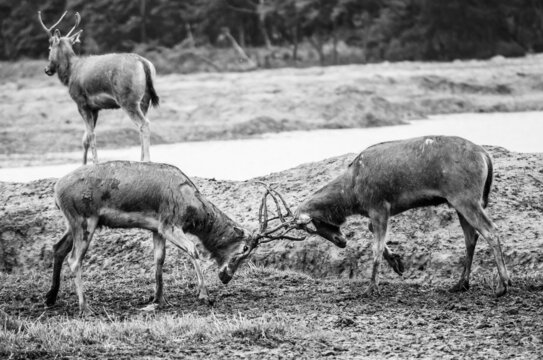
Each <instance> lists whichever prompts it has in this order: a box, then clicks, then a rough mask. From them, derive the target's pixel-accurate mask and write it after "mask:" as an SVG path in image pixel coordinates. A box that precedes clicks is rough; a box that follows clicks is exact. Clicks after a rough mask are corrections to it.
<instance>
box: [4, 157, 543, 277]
mask: <svg viewBox="0 0 543 360" xmlns="http://www.w3.org/2000/svg"><path fill="white" fill-rule="evenodd" d="M489 150H490V152H491V153H492V154H493V156H494V162H495V181H494V186H493V191H492V192H491V196H490V205H489V214H490V216H491V217H492V219H494V221H495V222H496V223H497V225H498V226H499V228H500V233H501V235H502V244H503V248H504V253H505V256H506V261H507V264H508V266H509V268H510V271H512V272H513V273H515V272H517V273H519V272H525V271H533V270H535V269H538V270H543V252H542V251H541V249H542V248H543V237H541V235H540V234H541V233H543V206H542V205H541V204H543V193H542V192H541V191H540V189H541V184H542V181H543V173H542V172H541V171H542V170H540V169H541V168H542V166H541V165H542V161H543V155H541V154H518V153H511V152H509V151H507V150H505V149H503V148H496V147H489ZM353 157H354V154H348V155H344V156H341V157H337V158H332V159H327V160H323V161H320V162H317V163H311V164H304V165H301V166H299V167H296V168H294V169H290V170H286V171H283V172H280V173H274V174H270V175H268V176H266V177H262V178H259V180H264V181H266V182H269V183H274V184H277V185H276V186H277V189H278V190H279V191H281V192H282V193H283V194H284V195H285V197H286V199H287V201H288V202H289V203H290V204H292V205H293V206H295V205H296V204H298V203H299V202H301V201H302V200H303V199H305V198H306V197H307V196H308V195H309V194H310V193H312V192H313V191H315V190H317V189H318V188H319V187H320V186H322V185H323V184H325V183H326V182H328V181H329V180H331V179H332V178H333V177H335V176H337V175H338V174H339V173H340V172H342V171H343V169H345V167H346V166H347V164H348V163H349V162H350V161H351V160H352V158H353ZM194 180H195V182H196V184H197V185H198V186H199V187H200V189H201V191H202V192H203V193H204V194H205V195H206V196H207V197H208V198H209V199H211V200H212V201H213V202H214V203H216V204H217V206H219V207H220V208H221V209H223V210H224V211H225V212H227V213H228V214H230V215H231V216H232V217H233V218H234V219H237V220H238V221H239V222H241V223H242V224H244V225H246V226H248V227H252V228H254V227H256V217H257V213H258V206H259V200H260V196H261V193H262V189H261V187H259V185H258V184H255V183H252V182H250V181H247V182H233V181H215V180H206V179H198V178H197V179H194ZM54 182H55V181H54V179H46V180H40V181H36V182H32V183H29V184H15V183H1V185H0V193H1V194H2V198H3V199H5V204H4V205H3V206H2V207H1V208H0V211H1V212H0V270H1V271H5V272H24V271H26V270H28V269H34V270H36V269H40V270H45V269H48V268H49V267H51V263H52V259H51V255H52V254H51V251H52V250H51V249H52V245H53V244H54V243H55V241H57V240H58V239H59V238H60V236H61V235H62V232H63V231H64V223H63V219H62V218H61V214H60V211H58V210H57V209H56V207H55V206H54V204H53V198H52V195H53V190H52V189H53V185H54ZM367 223H368V220H367V219H364V218H361V217H352V218H351V219H350V220H349V221H348V223H347V224H346V225H345V226H344V227H343V231H344V233H345V234H346V235H347V237H348V239H349V242H348V246H347V248H345V249H339V248H336V247H335V246H334V245H332V244H331V243H329V242H327V241H326V240H323V239H321V238H317V237H312V238H310V239H308V240H306V241H304V242H301V243H292V242H288V241H279V242H276V243H271V244H267V245H264V246H262V247H261V248H259V249H258V250H257V251H256V252H255V254H254V256H253V259H252V260H253V261H254V262H255V263H257V264H262V265H267V266H272V267H276V268H280V269H295V270H302V271H304V272H307V273H310V274H313V275H315V276H341V277H353V276H367V275H368V273H369V270H370V266H369V264H370V262H371V240H370V239H371V234H370V232H369V231H368V230H367ZM151 244H152V242H151V240H150V234H149V233H147V232H145V231H138V230H109V229H108V230H102V231H100V232H98V233H97V236H96V237H95V238H94V239H93V243H92V245H91V248H90V250H89V252H88V254H87V258H86V259H87V260H86V263H85V264H86V265H85V266H87V267H91V268H103V269H106V268H107V269H109V270H114V269H118V270H120V269H121V268H126V267H131V268H133V269H140V270H141V271H148V270H150V269H152V267H153V256H152V252H151V246H152V245H151ZM389 245H390V246H391V248H392V249H393V250H394V251H395V252H397V253H399V254H402V256H403V259H404V261H405V264H406V267H407V271H406V275H405V276H406V277H408V278H413V279H432V278H446V277H449V276H451V275H452V276H454V277H457V276H459V273H460V271H461V270H460V269H461V267H462V262H463V257H464V240H463V235H462V231H461V229H460V226H459V224H458V220H457V217H456V213H455V211H454V210H451V209H449V208H447V207H446V206H440V207H437V208H423V209H417V210H412V211H408V212H406V213H404V214H402V215H400V216H397V217H394V218H393V219H392V221H391V233H390V242H389ZM169 254H170V255H169V260H167V261H179V260H177V259H174V258H176V257H177V255H176V254H175V252H170V253H169ZM494 267H495V265H494V260H493V257H492V255H491V253H490V250H489V248H488V246H487V245H486V243H485V242H484V241H480V242H479V244H478V245H477V251H476V255H475V260H474V268H475V271H477V270H478V269H479V268H487V269H494ZM385 268H386V270H384V271H383V272H384V275H385V277H394V276H395V275H394V274H393V273H392V271H391V270H389V269H388V267H387V266H385Z"/></svg>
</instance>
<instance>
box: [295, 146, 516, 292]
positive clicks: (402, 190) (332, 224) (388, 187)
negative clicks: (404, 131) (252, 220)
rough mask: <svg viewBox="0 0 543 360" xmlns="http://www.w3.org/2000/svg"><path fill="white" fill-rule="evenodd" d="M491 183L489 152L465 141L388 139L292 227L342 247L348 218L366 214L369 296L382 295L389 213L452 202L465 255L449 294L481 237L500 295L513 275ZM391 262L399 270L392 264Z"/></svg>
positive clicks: (314, 199)
mask: <svg viewBox="0 0 543 360" xmlns="http://www.w3.org/2000/svg"><path fill="white" fill-rule="evenodd" d="M491 185H492V160H491V157H490V155H489V154H488V153H487V152H486V151H485V150H484V149H483V148H482V147H480V146H478V145H475V144H473V143H471V142H469V141H467V140H465V139H462V138H460V137H448V136H426V137H419V138H413V139H408V140H401V141H391V142H385V143H381V144H377V145H374V146H371V147H369V148H367V149H366V150H364V151H362V152H361V153H360V154H359V155H358V156H357V157H356V158H355V159H354V160H353V162H352V163H351V164H350V165H349V167H348V168H347V170H346V171H345V172H344V173H343V174H342V175H340V176H338V177H337V178H336V179H334V180H332V181H331V182H330V183H328V184H327V185H325V186H324V187H322V188H321V189H320V190H318V191H317V192H315V193H314V194H313V195H312V196H311V197H310V198H309V199H307V200H306V201H305V202H303V203H302V204H301V205H300V206H299V207H298V209H297V210H296V213H295V218H296V220H294V223H295V225H292V224H291V225H292V226H291V227H297V228H301V229H304V230H306V231H307V232H309V233H316V234H318V235H320V236H322V237H324V238H325V239H328V240H330V241H331V242H333V243H334V244H336V245H338V246H340V247H345V245H346V239H345V238H344V236H343V234H342V233H341V230H340V226H341V224H343V223H344V222H345V220H346V218H347V217H348V216H350V215H354V214H359V215H362V216H366V217H369V218H370V221H371V222H370V231H372V232H373V234H374V237H375V239H374V246H373V269H372V277H371V283H370V286H369V287H368V289H367V290H366V293H367V294H371V293H373V292H376V293H377V294H379V286H378V284H379V279H378V275H379V267H380V263H381V254H383V252H384V255H385V258H387V256H393V254H391V253H390V252H389V251H388V250H387V248H386V241H387V226H388V220H389V218H390V217H391V216H394V215H397V214H399V213H402V212H404V211H406V210H409V209H413V208H416V207H421V206H431V205H438V204H443V203H448V204H449V205H450V206H451V207H453V208H454V209H456V211H457V213H458V218H459V220H460V225H461V226H462V230H463V232H464V237H465V243H466V255H467V256H466V260H465V264H464V271H463V273H462V276H461V278H460V280H459V282H458V283H457V284H456V285H455V286H454V287H453V288H452V289H451V290H450V291H451V292H457V291H466V290H468V289H469V276H470V272H471V263H472V260H473V253H474V251H475V245H476V243H477V238H478V234H480V235H481V236H482V237H483V238H484V239H485V240H486V241H487V242H488V244H489V246H490V248H491V249H492V251H493V253H494V258H495V260H496V264H497V267H498V273H499V275H500V282H499V283H498V285H497V288H496V290H495V294H496V296H502V295H504V294H505V293H506V292H507V286H508V285H510V279H509V275H508V273H507V269H506V266H505V262H504V260H503V254H502V250H501V245H500V241H499V238H498V233H497V229H496V226H495V225H494V223H493V222H492V221H491V220H490V219H489V217H488V216H487V214H486V213H485V210H484V209H485V208H486V206H487V204H488V195H489V193H490V187H491ZM285 226H287V224H285ZM387 252H388V254H387ZM387 260H388V259H387ZM389 262H390V261H389ZM391 265H393V267H394V261H392V263H391ZM397 272H398V271H397Z"/></svg>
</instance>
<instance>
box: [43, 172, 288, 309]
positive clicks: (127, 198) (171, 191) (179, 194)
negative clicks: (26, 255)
mask: <svg viewBox="0 0 543 360" xmlns="http://www.w3.org/2000/svg"><path fill="white" fill-rule="evenodd" d="M54 198H55V203H56V205H57V207H58V208H59V209H60V210H61V212H62V214H63V216H64V219H65V221H66V231H65V232H64V234H63V235H62V237H61V238H60V240H59V241H58V242H57V243H56V244H55V245H54V246H53V276H52V282H51V288H50V290H49V291H48V292H47V294H46V295H45V303H46V305H47V306H48V307H51V306H54V304H55V302H56V299H57V296H58V291H59V287H60V274H61V271H62V266H63V262H64V260H65V259H66V257H67V256H68V254H69V257H68V265H69V267H70V269H71V271H72V272H73V274H74V275H75V276H74V283H75V287H76V292H77V295H78V300H79V313H80V315H81V316H85V315H89V314H92V310H91V309H90V307H89V306H88V304H87V300H86V297H85V293H84V288H83V283H82V280H81V275H82V263H83V258H84V256H85V253H86V252H87V249H88V247H89V244H90V242H91V240H92V238H93V235H94V233H95V230H96V229H97V228H100V227H107V228H139V229H144V230H149V231H151V232H152V237H153V254H154V262H155V291H154V296H153V297H152V298H151V299H150V301H149V305H148V306H146V307H145V308H144V310H155V309H157V308H159V307H161V306H163V305H164V304H165V299H164V293H163V280H162V267H163V265H164V261H165V256H166V248H165V244H166V242H168V243H171V244H173V245H174V246H176V247H177V248H179V249H181V250H183V251H184V252H186V253H187V254H188V256H189V258H190V260H191V262H192V264H193V266H194V269H195V271H196V276H197V280H198V286H197V292H198V299H199V300H200V301H202V302H204V303H207V304H212V301H211V299H210V296H209V292H208V289H207V287H206V285H205V281H204V277H203V275H202V271H201V268H200V265H199V259H200V257H199V252H198V250H197V248H196V246H195V244H194V243H193V242H192V241H191V240H190V239H189V237H188V236H187V234H192V235H194V236H196V237H197V238H198V239H199V240H200V242H201V243H202V245H203V247H204V248H205V249H206V250H207V252H209V254H210V257H211V258H212V259H214V260H215V261H216V263H217V265H218V267H219V279H220V280H221V281H222V282H223V283H224V284H228V282H229V281H230V280H231V279H232V277H233V276H234V274H235V272H236V271H237V269H238V267H239V265H240V264H241V263H242V262H244V260H245V259H247V258H248V257H249V255H250V254H251V252H252V251H253V250H254V249H255V248H256V247H257V246H258V244H259V242H260V241H265V239H264V238H267V237H269V238H270V239H271V238H273V239H279V238H280V236H281V235H283V234H281V233H278V232H277V231H279V230H281V229H282V227H283V224H281V226H278V227H276V228H274V229H267V224H266V226H261V227H260V229H259V231H257V230H253V231H250V230H247V229H245V228H243V227H242V226H241V225H239V224H238V223H237V222H235V221H234V220H232V219H231V218H230V217H229V216H228V215H226V214H225V213H224V212H222V211H221V210H220V209H219V208H217V207H216V206H215V205H214V204H213V203H212V202H210V201H209V200H207V199H206V198H205V197H204V196H203V195H202V194H201V193H200V191H199V190H198V188H197V187H196V185H195V184H194V183H193V182H192V181H191V180H190V179H189V178H188V177H187V176H186V175H185V174H184V173H183V172H182V171H181V170H180V169H178V168H176V167H174V166H172V165H167V164H160V163H151V162H133V161H110V162H104V163H98V164H91V165H86V166H81V167H79V168H78V169H76V170H74V171H72V172H71V173H69V174H67V175H65V176H64V177H62V178H60V179H59V180H58V181H57V182H56V184H55V186H54ZM284 236H285V238H289V236H288V235H284ZM263 239H264V240H263ZM293 239H294V238H293Z"/></svg>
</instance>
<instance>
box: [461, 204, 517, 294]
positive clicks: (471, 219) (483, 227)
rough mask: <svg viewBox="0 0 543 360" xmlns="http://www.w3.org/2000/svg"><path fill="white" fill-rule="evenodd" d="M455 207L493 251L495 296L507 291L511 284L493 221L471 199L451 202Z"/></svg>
mask: <svg viewBox="0 0 543 360" xmlns="http://www.w3.org/2000/svg"><path fill="white" fill-rule="evenodd" d="M452 205H453V206H454V207H455V209H456V210H457V211H458V212H459V213H461V214H462V216H463V217H464V218H465V219H466V221H467V222H468V223H469V224H470V225H471V226H473V227H474V228H475V230H477V231H478V232H479V234H480V235H481V236H482V237H483V238H484V239H485V240H486V241H487V243H488V245H489V246H490V248H491V249H492V252H493V253H494V259H495V261H496V265H497V267H498V274H499V275H500V281H499V283H498V286H497V287H496V289H495V294H496V296H497V297H500V296H502V295H505V294H506V293H507V287H508V286H509V285H510V284H511V280H510V278H509V274H508V272H507V267H506V266H505V261H504V259H503V253H502V249H501V244H500V239H499V236H498V233H497V230H496V226H495V225H494V223H493V222H492V221H491V220H490V219H489V218H488V216H487V215H486V213H485V211H484V209H483V207H482V206H481V205H480V204H478V203H477V204H473V203H472V202H471V201H469V200H468V201H464V202H457V203H456V204H452Z"/></svg>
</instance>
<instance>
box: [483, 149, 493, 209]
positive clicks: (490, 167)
mask: <svg viewBox="0 0 543 360" xmlns="http://www.w3.org/2000/svg"><path fill="white" fill-rule="evenodd" d="M484 155H485V158H486V166H487V168H488V174H487V175H486V181H485V188H484V189H483V207H484V208H486V207H487V205H488V195H489V194H490V188H491V187H492V179H493V177H494V165H492V158H491V157H490V155H489V154H488V153H487V152H486V151H485V154H484Z"/></svg>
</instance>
